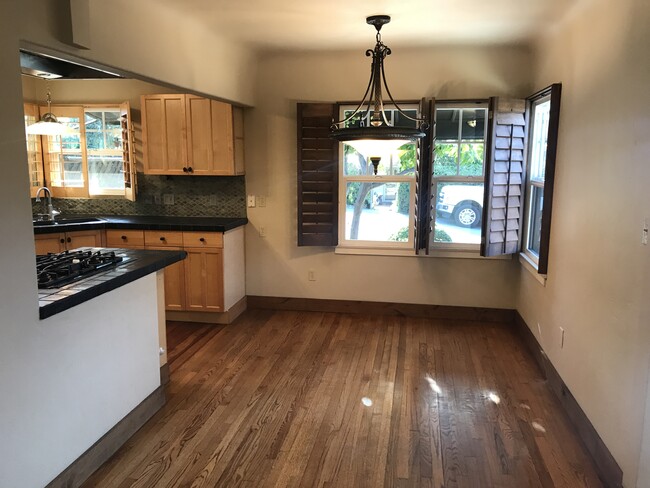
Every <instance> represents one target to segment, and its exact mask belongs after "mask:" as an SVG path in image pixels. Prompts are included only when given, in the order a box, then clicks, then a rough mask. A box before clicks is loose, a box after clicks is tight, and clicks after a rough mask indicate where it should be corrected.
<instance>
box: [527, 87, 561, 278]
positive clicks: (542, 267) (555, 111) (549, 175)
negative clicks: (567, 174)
mask: <svg viewBox="0 0 650 488" xmlns="http://www.w3.org/2000/svg"><path fill="white" fill-rule="evenodd" d="M549 92H550V94H551V111H550V114H549V122H548V135H547V139H546V170H545V174H544V206H543V207H542V230H541V232H540V246H539V259H538V262H537V272H538V273H540V274H546V273H547V271H548V254H549V243H550V241H551V211H552V207H553V186H554V180H555V156H556V152H557V137H558V130H559V126H560V98H561V95H562V84H561V83H555V84H553V85H551V86H550V87H548V88H546V89H544V90H542V91H541V92H539V93H537V94H536V95H533V96H532V97H531V98H529V101H531V102H532V101H534V100H535V99H536V98H541V97H544V96H546V95H548V94H549Z"/></svg>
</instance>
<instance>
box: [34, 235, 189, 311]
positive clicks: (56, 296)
mask: <svg viewBox="0 0 650 488" xmlns="http://www.w3.org/2000/svg"><path fill="white" fill-rule="evenodd" d="M80 249H82V250H94V251H96V250H99V249H101V250H102V251H106V250H108V251H115V253H116V254H118V255H120V256H123V257H124V258H125V259H124V262H122V263H120V264H118V265H117V266H115V267H113V268H110V269H107V270H106V271H103V272H100V273H97V274H94V275H91V276H88V277H87V278H82V279H80V280H78V281H75V282H74V283H70V284H68V285H65V286H62V287H61V288H52V289H47V290H45V289H39V290H38V305H39V316H40V318H41V319H45V318H47V317H51V316H52V315H55V314H57V313H60V312H63V311H64V310H68V309H69V308H72V307H74V306H76V305H79V304H80V303H83V302H86V301H88V300H90V299H91V298H95V297H98V296H99V295H103V294H104V293H107V292H109V291H111V290H114V289H116V288H119V287H120V286H124V285H126V284H127V283H130V282H132V281H135V280H137V279H140V278H142V277H143V276H146V275H148V274H151V273H155V272H156V271H158V270H160V269H163V268H164V267H166V266H169V265H170V264H174V263H176V262H178V261H181V260H183V259H185V257H186V256H187V253H186V252H185V251H151V250H136V249H112V248H110V249H109V248H92V247H85V248H80Z"/></svg>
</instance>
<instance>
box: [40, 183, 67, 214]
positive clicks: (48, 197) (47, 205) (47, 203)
mask: <svg viewBox="0 0 650 488" xmlns="http://www.w3.org/2000/svg"><path fill="white" fill-rule="evenodd" d="M41 191H42V192H43V194H44V195H45V200H44V201H43V210H44V212H43V213H42V214H38V215H39V216H42V217H45V216H47V220H54V217H56V216H57V215H59V214H60V213H61V212H59V211H58V210H54V207H53V206H52V192H51V191H50V189H49V188H48V187H46V186H42V187H40V188H39V189H38V190H36V202H40V201H41V197H39V195H40V193H41Z"/></svg>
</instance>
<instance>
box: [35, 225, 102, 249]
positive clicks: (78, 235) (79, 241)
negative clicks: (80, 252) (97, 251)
mask: <svg viewBox="0 0 650 488" xmlns="http://www.w3.org/2000/svg"><path fill="white" fill-rule="evenodd" d="M34 240H35V247H36V254H37V255H40V254H47V253H49V252H52V253H58V252H63V251H66V250H68V249H76V248H78V247H101V246H102V245H103V239H102V231H101V230H80V231H76V232H61V233H58V234H38V235H36V236H34Z"/></svg>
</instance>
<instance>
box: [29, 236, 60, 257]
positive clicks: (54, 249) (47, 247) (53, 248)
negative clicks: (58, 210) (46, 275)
mask: <svg viewBox="0 0 650 488" xmlns="http://www.w3.org/2000/svg"><path fill="white" fill-rule="evenodd" d="M34 242H35V247H36V255H37V256H40V255H42V254H47V253H50V252H51V253H58V252H63V251H65V234H39V235H36V236H34Z"/></svg>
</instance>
